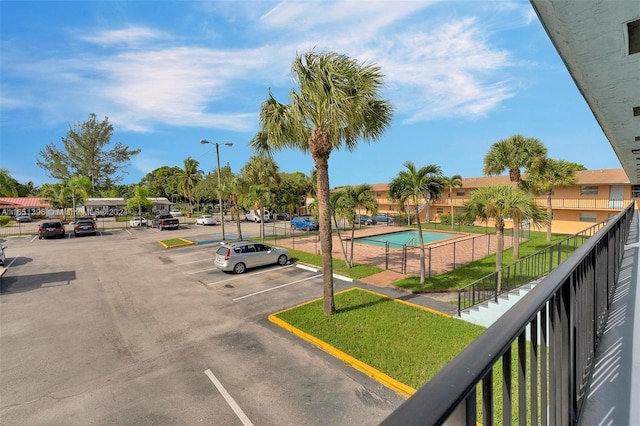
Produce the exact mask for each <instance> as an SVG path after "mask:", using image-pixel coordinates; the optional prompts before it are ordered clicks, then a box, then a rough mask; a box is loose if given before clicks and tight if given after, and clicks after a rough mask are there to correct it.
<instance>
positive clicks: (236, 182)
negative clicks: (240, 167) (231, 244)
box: [223, 175, 249, 241]
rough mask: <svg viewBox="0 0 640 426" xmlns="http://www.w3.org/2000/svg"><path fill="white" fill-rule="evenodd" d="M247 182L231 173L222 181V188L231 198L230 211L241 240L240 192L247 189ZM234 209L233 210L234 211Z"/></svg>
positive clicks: (242, 192)
mask: <svg viewBox="0 0 640 426" xmlns="http://www.w3.org/2000/svg"><path fill="white" fill-rule="evenodd" d="M248 187H249V185H248V183H247V182H246V181H245V180H244V179H242V178H241V177H240V176H237V175H233V176H231V177H230V178H229V179H227V180H226V181H225V182H224V183H223V190H224V191H225V193H226V194H227V195H228V196H229V197H230V198H231V205H232V210H231V211H232V213H235V214H234V216H235V218H236V227H237V230H238V241H240V240H242V226H241V225H240V220H241V219H240V194H244V193H246V192H247V191H248ZM234 210H235V212H234Z"/></svg>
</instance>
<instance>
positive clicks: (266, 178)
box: [241, 155, 279, 242]
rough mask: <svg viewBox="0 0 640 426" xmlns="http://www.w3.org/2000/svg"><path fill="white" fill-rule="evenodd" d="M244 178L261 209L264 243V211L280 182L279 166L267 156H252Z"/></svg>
mask: <svg viewBox="0 0 640 426" xmlns="http://www.w3.org/2000/svg"><path fill="white" fill-rule="evenodd" d="M241 173H242V176H243V177H244V178H245V179H246V180H247V182H249V184H250V185H251V188H252V192H253V194H254V195H255V199H254V202H256V203H257V204H258V208H259V209H260V240H261V241H262V242H264V209H265V202H266V201H267V197H268V196H269V194H270V193H271V189H272V188H273V187H275V186H276V184H277V183H278V180H279V175H278V165H277V164H276V162H275V161H274V160H273V158H271V157H268V156H265V155H254V156H252V157H251V158H250V159H249V161H248V162H247V164H245V165H244V167H243V168H242V171H241Z"/></svg>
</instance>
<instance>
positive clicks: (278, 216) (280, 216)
mask: <svg viewBox="0 0 640 426" xmlns="http://www.w3.org/2000/svg"><path fill="white" fill-rule="evenodd" d="M273 216H275V218H276V219H278V220H291V214H289V213H287V212H280V213H275V214H272V215H271V217H273Z"/></svg>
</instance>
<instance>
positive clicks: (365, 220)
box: [354, 214, 377, 225]
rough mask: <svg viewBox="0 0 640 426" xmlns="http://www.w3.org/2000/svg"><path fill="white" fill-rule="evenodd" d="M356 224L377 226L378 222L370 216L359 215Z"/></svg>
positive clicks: (355, 220)
mask: <svg viewBox="0 0 640 426" xmlns="http://www.w3.org/2000/svg"><path fill="white" fill-rule="evenodd" d="M354 223H355V224H356V225H375V224H376V223H377V222H376V220H375V219H374V218H372V217H371V216H369V215H368V214H357V215H356V217H355V219H354Z"/></svg>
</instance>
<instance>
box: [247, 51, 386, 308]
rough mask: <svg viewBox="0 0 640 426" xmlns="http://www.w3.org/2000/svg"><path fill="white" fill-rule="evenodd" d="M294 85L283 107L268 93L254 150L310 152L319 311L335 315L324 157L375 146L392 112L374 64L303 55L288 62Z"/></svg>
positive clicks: (341, 57)
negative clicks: (320, 283) (316, 217)
mask: <svg viewBox="0 0 640 426" xmlns="http://www.w3.org/2000/svg"><path fill="white" fill-rule="evenodd" d="M292 72H293V75H294V78H295V79H296V80H297V83H298V85H299V87H298V91H296V90H292V91H291V92H290V95H289V100H290V103H289V104H288V105H285V104H281V103H280V102H278V101H277V100H276V99H275V98H274V97H273V95H272V93H271V92H269V96H268V98H267V100H266V101H265V102H264V103H263V104H262V107H261V110H260V131H259V132H258V133H257V134H256V136H255V137H254V138H253V140H252V141H251V145H252V146H253V148H254V149H256V150H258V151H260V152H271V151H276V150H282V149H298V150H301V151H303V152H305V153H307V152H308V153H311V157H312V158H313V161H314V164H315V170H316V172H317V179H316V185H317V188H316V191H317V197H318V207H319V225H320V251H321V255H322V276H323V300H324V303H323V311H324V313H325V314H326V315H333V314H335V313H336V308H335V301H334V295H333V266H332V263H331V262H332V255H331V252H332V241H331V202H330V201H331V200H330V194H331V192H330V186H329V156H330V155H331V152H332V151H333V150H334V149H340V148H344V149H346V150H347V151H353V150H355V149H356V147H357V145H358V141H359V140H360V139H362V140H363V141H365V142H369V141H376V140H378V139H379V138H380V136H382V134H383V133H384V131H385V130H386V128H387V127H388V126H389V125H390V124H391V118H392V115H393V108H392V107H391V105H390V103H389V102H388V101H386V100H383V99H382V98H381V97H380V92H381V89H382V84H383V74H382V72H381V70H380V68H379V67H378V66H376V65H374V64H359V63H357V62H356V61H355V60H353V59H351V58H349V57H347V56H345V55H340V54H338V53H335V52H323V53H316V52H313V51H311V52H308V53H305V54H301V55H298V56H297V57H296V58H295V60H294V61H293V65H292Z"/></svg>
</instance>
